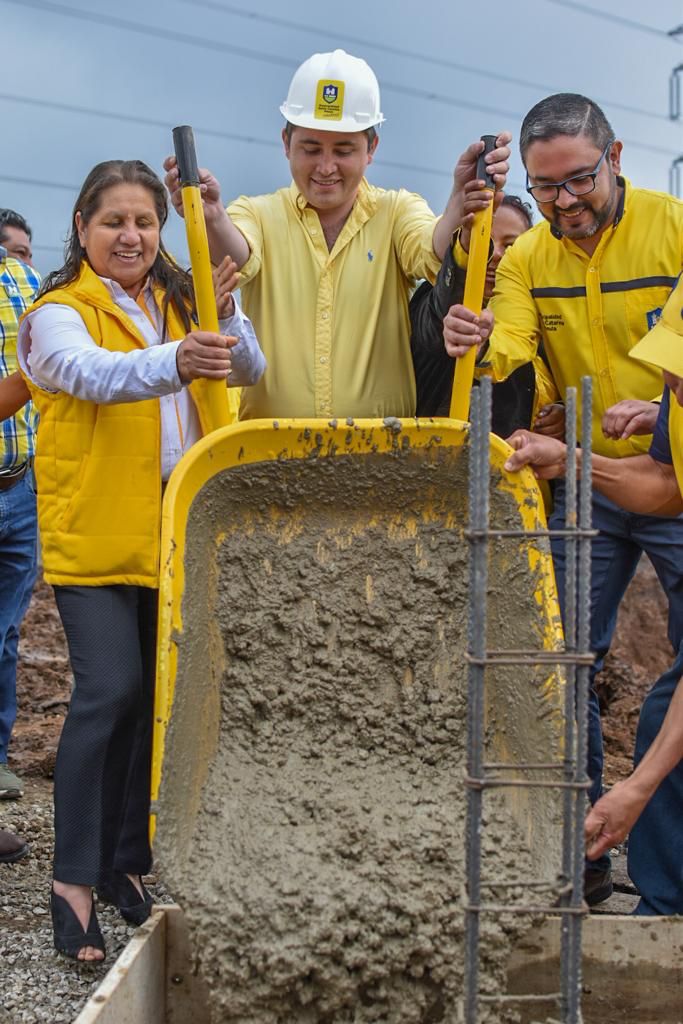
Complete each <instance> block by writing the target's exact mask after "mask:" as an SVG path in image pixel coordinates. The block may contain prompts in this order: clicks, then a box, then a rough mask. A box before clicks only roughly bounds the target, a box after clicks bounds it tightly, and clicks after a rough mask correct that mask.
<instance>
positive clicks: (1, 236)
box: [0, 207, 33, 243]
mask: <svg viewBox="0 0 683 1024" xmlns="http://www.w3.org/2000/svg"><path fill="white" fill-rule="evenodd" d="M5 228H18V229H19V231H25V232H26V234H27V235H28V237H29V239H32V238H33V233H32V231H31V229H30V227H29V226H28V224H27V223H26V221H25V220H24V218H23V217H22V216H21V214H20V213H16V212H15V211H14V210H8V209H7V208H6V207H5V208H2V207H0V243H1V242H4V240H5V239H6V238H7V232H6V231H5Z"/></svg>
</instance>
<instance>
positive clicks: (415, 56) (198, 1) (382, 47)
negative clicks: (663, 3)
mask: <svg viewBox="0 0 683 1024" xmlns="http://www.w3.org/2000/svg"><path fill="white" fill-rule="evenodd" d="M179 2H180V3H184V4H187V5H188V6H190V7H204V8H206V9H208V10H212V11H219V12H220V13H222V14H231V15H233V16H234V17H236V18H243V19H245V20H246V21H252V22H253V21H259V22H262V23H263V24H265V25H273V26H275V27H276V28H289V29H295V30H296V31H298V32H305V33H307V34H308V35H315V36H319V35H320V34H321V33H320V29H319V28H311V27H310V25H304V24H302V23H301V22H298V21H291V20H289V19H287V18H276V17H274V16H272V15H270V14H263V13H261V12H257V11H247V10H244V9H243V8H240V7H235V6H234V5H233V4H223V3H220V2H219V0H179ZM334 38H335V40H337V41H340V42H345V43H351V44H352V45H353V46H362V47H366V48H368V49H371V50H377V51H378V52H380V53H388V54H391V55H392V56H394V57H408V58H409V59H411V60H417V61H421V62H422V63H425V64H429V65H436V66H437V67H442V68H447V69H448V70H449V71H462V72H464V73H465V74H468V75H477V76H478V77H479V78H487V79H489V80H492V81H495V82H502V83H504V84H505V85H519V86H522V87H523V88H525V89H536V90H539V91H540V92H546V93H554V92H557V91H558V89H557V87H556V86H552V85H547V84H546V83H544V82H531V81H529V80H528V79H525V78H518V77H515V76H513V75H504V74H501V73H500V72H499V71H493V70H491V69H489V68H487V69H485V70H482V69H481V68H477V67H473V66H472V65H471V64H460V63H459V62H457V61H453V60H448V59H446V58H444V57H438V56H436V55H429V54H425V53H419V52H417V51H416V50H408V49H404V48H403V47H400V46H390V45H389V44H387V43H381V42H378V41H377V39H376V38H374V37H371V38H363V37H360V36H352V35H348V34H346V33H341V34H340V33H338V32H335V33H334ZM382 87H383V88H387V87H389V88H396V87H395V86H387V84H386V83H385V82H383V83H382ZM595 99H596V102H597V103H601V104H605V105H609V106H611V107H613V108H614V109H615V110H623V111H625V112H626V113H628V114H639V115H641V116H643V117H652V118H655V119H656V120H658V121H667V120H668V118H667V116H666V114H660V113H659V112H658V111H654V110H645V109H644V108H642V107H632V106H629V105H628V104H626V103H619V102H618V101H617V100H608V99H605V98H604V97H603V98H600V97H599V96H596V97H595Z"/></svg>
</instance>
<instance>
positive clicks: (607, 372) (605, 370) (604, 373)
mask: <svg viewBox="0 0 683 1024" xmlns="http://www.w3.org/2000/svg"><path fill="white" fill-rule="evenodd" d="M600 376H601V377H609V370H608V369H607V367H605V369H604V370H600Z"/></svg>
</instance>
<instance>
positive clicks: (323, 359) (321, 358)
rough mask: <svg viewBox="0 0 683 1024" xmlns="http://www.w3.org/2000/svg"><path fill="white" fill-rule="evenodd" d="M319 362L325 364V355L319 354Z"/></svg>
mask: <svg viewBox="0 0 683 1024" xmlns="http://www.w3.org/2000/svg"><path fill="white" fill-rule="evenodd" d="M320 362H321V363H322V365H323V366H324V365H325V363H326V362H327V356H321V357H320Z"/></svg>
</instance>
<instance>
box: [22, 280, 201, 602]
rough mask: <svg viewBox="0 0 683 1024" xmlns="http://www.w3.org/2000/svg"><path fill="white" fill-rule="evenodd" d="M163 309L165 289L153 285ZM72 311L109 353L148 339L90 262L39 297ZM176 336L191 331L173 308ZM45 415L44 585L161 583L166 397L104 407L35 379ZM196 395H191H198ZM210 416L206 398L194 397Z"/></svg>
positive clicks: (41, 464)
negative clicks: (162, 407)
mask: <svg viewBox="0 0 683 1024" xmlns="http://www.w3.org/2000/svg"><path fill="white" fill-rule="evenodd" d="M155 300H156V301H157V303H158V304H159V306H160V308H161V307H162V303H163V290H161V289H159V290H158V291H157V290H156V289H155ZM47 302H58V303H61V304H63V305H67V306H71V307H72V309H75V310H76V312H77V313H79V314H80V316H81V317H82V318H83V321H84V323H85V326H86V328H87V330H88V333H89V334H90V337H91V338H92V339H93V340H94V341H95V342H96V343H97V344H98V345H99V346H101V347H102V348H105V349H107V350H108V351H111V352H133V351H135V349H139V348H145V347H146V345H145V341H144V339H143V337H142V335H141V334H140V333H139V331H138V330H137V329H136V327H135V325H134V324H133V322H132V321H131V320H130V319H129V318H128V317H127V316H126V314H125V313H124V312H123V310H121V309H119V307H118V306H117V305H116V303H115V302H114V301H113V299H112V298H111V295H110V294H109V292H108V291H107V288H106V287H105V285H104V284H103V283H102V281H100V279H99V277H98V276H97V275H96V274H95V273H94V271H93V270H92V269H91V268H90V266H89V265H88V264H87V263H84V264H83V267H82V269H81V272H80V274H79V276H78V278H77V279H76V280H75V281H73V282H72V283H71V284H68V285H66V286H65V287H64V288H58V289H55V290H54V291H51V292H49V293H48V294H47V295H45V296H43V297H42V298H40V299H38V301H37V302H35V303H34V304H33V305H32V306H31V307H30V309H29V310H27V313H26V314H25V315H28V314H29V313H31V312H32V311H33V310H35V309H37V308H38V307H39V306H42V305H44V304H45V303H47ZM168 332H169V337H171V338H175V339H178V338H182V337H184V336H185V334H186V331H185V329H184V327H183V325H182V321H181V320H180V317H179V316H178V314H177V313H176V311H175V310H174V309H173V307H171V308H170V309H169V311H168ZM27 384H28V386H29V388H30V390H31V395H32V397H33V401H34V402H35V405H36V408H37V409H38V411H39V412H40V423H39V426H38V437H37V441H36V461H35V471H36V483H37V487H38V521H39V526H40V537H41V544H42V551H43V563H44V568H45V579H46V580H47V582H48V583H53V584H62V585H80V586H98V585H105V584H106V585H111V584H118V583H125V584H134V585H137V586H143V587H156V586H158V583H159V539H160V523H161V471H160V465H161V447H160V445H161V440H160V439H161V417H160V411H159V401H158V399H155V398H152V399H149V400H148V401H142V402H121V403H117V404H113V405H97V404H95V403H94V402H86V401H82V400H80V399H78V398H73V397H72V396H71V395H67V394H64V393H63V392H59V393H58V394H50V393H49V392H47V391H43V390H41V388H39V387H36V386H35V384H33V383H32V382H31V381H30V380H29V379H27ZM191 390H192V389H191ZM192 397H193V400H194V402H195V405H197V406H198V407H199V409H198V411H199V413H200V418H201V416H202V409H201V395H197V393H196V391H194V390H193V391H192Z"/></svg>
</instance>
